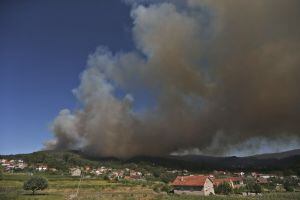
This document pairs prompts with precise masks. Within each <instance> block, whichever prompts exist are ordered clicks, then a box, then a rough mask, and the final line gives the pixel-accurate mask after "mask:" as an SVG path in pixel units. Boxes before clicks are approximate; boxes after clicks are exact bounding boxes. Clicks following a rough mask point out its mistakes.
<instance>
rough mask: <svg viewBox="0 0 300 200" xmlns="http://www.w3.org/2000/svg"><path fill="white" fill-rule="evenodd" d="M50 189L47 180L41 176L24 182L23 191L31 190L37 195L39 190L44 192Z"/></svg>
mask: <svg viewBox="0 0 300 200" xmlns="http://www.w3.org/2000/svg"><path fill="white" fill-rule="evenodd" d="M47 187H48V181H47V179H45V178H43V177H39V176H34V177H31V178H30V179H29V180H27V181H25V182H24V185H23V189H24V190H31V191H32V194H33V195H34V194H35V191H37V190H44V189H46V188H47Z"/></svg>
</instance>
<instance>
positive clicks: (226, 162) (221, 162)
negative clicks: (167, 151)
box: [0, 150, 300, 173]
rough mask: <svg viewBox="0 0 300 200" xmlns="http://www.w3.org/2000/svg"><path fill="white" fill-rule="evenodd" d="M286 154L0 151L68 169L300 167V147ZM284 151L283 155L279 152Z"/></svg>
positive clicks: (197, 169) (250, 168)
mask: <svg viewBox="0 0 300 200" xmlns="http://www.w3.org/2000/svg"><path fill="white" fill-rule="evenodd" d="M298 152H299V154H296V153H295V151H293V153H292V154H291V156H288V153H287V152H282V153H277V154H274V155H273V156H271V155H268V156H259V155H256V156H249V157H235V156H232V157H211V156H201V155H187V156H165V157H149V156H137V157H134V158H131V159H128V160H119V159H116V158H103V157H95V156H93V157H91V156H88V155H86V154H85V153H84V152H81V151H38V152H34V153H30V154H17V155H0V158H6V159H23V160H24V161H25V162H26V163H28V164H29V165H36V164H39V163H43V164H47V165H48V166H49V167H53V168H57V169H61V170H67V169H68V168H70V167H73V166H87V165H88V166H94V167H98V166H110V167H114V168H122V167H130V166H132V165H134V166H139V165H142V166H147V165H149V166H152V167H153V166H156V167H166V168H169V169H188V170H191V171H212V170H229V171H230V170H233V171H235V170H244V171H251V170H256V171H273V170H290V171H293V172H295V173H299V171H300V151H299V150H298ZM282 155H284V156H282Z"/></svg>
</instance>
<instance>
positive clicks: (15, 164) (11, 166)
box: [0, 159, 28, 171]
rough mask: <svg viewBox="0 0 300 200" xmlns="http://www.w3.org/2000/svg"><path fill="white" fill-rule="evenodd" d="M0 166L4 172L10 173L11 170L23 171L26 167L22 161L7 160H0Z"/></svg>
mask: <svg viewBox="0 0 300 200" xmlns="http://www.w3.org/2000/svg"><path fill="white" fill-rule="evenodd" d="M0 163H1V166H2V167H3V168H4V170H5V171H12V170H18V169H19V170H23V169H24V168H26V167H27V166H28V165H27V164H26V163H25V162H24V161H23V160H7V159H1V160H0Z"/></svg>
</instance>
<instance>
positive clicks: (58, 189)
mask: <svg viewBox="0 0 300 200" xmlns="http://www.w3.org/2000/svg"><path fill="white" fill-rule="evenodd" d="M3 178H4V179H3V180H1V181H0V199H1V200H2V199H3V200H4V199H20V200H26V199H27V200H30V199H41V200H64V199H88V200H97V199H100V200H102V199H112V200H114V199H116V200H117V199H120V200H121V199H128V200H129V199H132V200H134V199H146V200H147V199H157V200H158V199H163V200H196V199H197V200H199V199H200V200H201V199H206V200H222V199H226V200H231V199H232V200H238V199H261V200H273V199H274V200H298V199H300V193H298V192H294V193H270V194H263V196H260V197H242V196H237V195H236V196H211V197H199V196H185V195H183V196H177V195H173V194H166V193H156V192H154V191H153V189H152V186H151V184H137V183H119V182H109V181H104V180H99V179H83V180H82V182H81V184H80V189H79V191H78V196H77V198H75V194H76V192H77V188H78V183H79V179H78V178H72V177H61V176H48V177H47V179H48V181H49V188H48V189H47V190H45V191H39V192H38V193H37V195H34V196H33V195H31V193H30V191H24V190H23V189H22V186H23V182H24V181H25V180H26V179H28V175H25V174H23V175H22V174H18V175H5V176H4V177H3Z"/></svg>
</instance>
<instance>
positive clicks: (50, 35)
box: [0, 0, 133, 154]
mask: <svg viewBox="0 0 300 200" xmlns="http://www.w3.org/2000/svg"><path fill="white" fill-rule="evenodd" d="M131 23H132V21H131V18H130V7H129V6H128V5H126V4H124V3H123V2H122V1H121V0H109V1H99V0H89V1H81V0H69V1H60V0H43V1H38V0H24V1H22V0H2V1H1V2H0V92H1V96H0V109H1V111H2V112H1V114H0V141H1V145H0V154H11V153H12V154H13V153H26V152H32V151H37V150H40V149H41V148H42V147H43V142H45V141H46V140H48V139H50V138H52V134H51V132H50V131H49V125H50V124H51V122H52V120H53V118H54V117H55V116H56V115H57V114H58V112H59V110H61V109H63V108H70V109H72V108H76V107H78V103H77V102H76V98H75V97H74V96H73V94H72V92H71V90H72V89H73V88H76V87H77V86H78V85H79V78H78V77H79V74H80V72H82V71H83V70H84V68H85V64H86V60H87V56H88V55H89V54H90V53H92V52H93V51H94V50H95V49H96V47H97V46H99V45H104V46H108V47H109V49H110V50H111V51H112V52H117V51H128V50H131V49H132V48H133V41H132V39H131V32H130V30H131V26H132V24H131Z"/></svg>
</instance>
